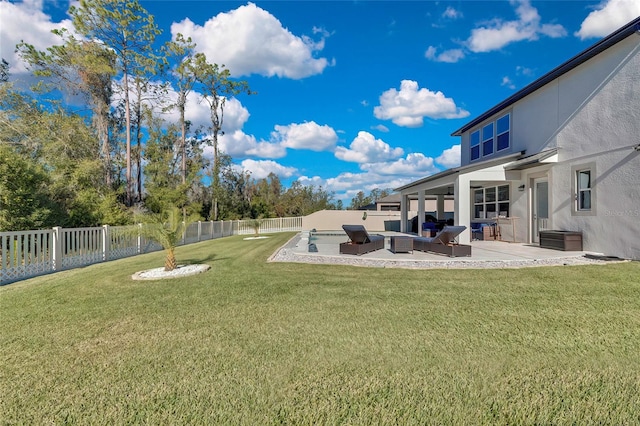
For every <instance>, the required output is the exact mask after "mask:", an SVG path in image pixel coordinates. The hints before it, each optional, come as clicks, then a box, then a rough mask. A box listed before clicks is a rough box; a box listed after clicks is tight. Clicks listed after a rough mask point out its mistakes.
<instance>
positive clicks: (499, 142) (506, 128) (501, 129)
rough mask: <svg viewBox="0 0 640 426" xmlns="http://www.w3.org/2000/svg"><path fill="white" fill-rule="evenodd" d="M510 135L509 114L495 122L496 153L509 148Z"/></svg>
mask: <svg viewBox="0 0 640 426" xmlns="http://www.w3.org/2000/svg"><path fill="white" fill-rule="evenodd" d="M510 133H511V114H507V115H503V116H502V117H500V118H498V120H496V151H502V150H503V149H507V148H509V139H510V137H509V136H510Z"/></svg>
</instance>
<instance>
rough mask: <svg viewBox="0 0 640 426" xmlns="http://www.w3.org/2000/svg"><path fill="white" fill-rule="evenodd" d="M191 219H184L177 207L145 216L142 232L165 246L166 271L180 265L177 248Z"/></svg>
mask: <svg viewBox="0 0 640 426" xmlns="http://www.w3.org/2000/svg"><path fill="white" fill-rule="evenodd" d="M191 221H192V220H190V221H183V220H182V212H181V211H180V209H178V208H177V207H174V208H171V209H169V210H167V211H164V212H163V213H162V214H158V215H145V216H144V224H143V226H142V227H141V228H140V232H141V234H142V235H144V236H145V237H147V238H150V239H152V240H154V241H155V242H157V243H158V244H160V245H161V246H162V248H164V250H165V252H166V254H167V256H166V257H165V261H164V270H165V271H173V270H174V269H176V268H177V267H178V262H177V261H176V255H175V250H176V247H177V245H178V243H179V242H180V241H181V240H182V237H183V236H184V233H185V231H186V230H187V226H189V223H191Z"/></svg>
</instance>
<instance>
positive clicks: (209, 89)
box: [193, 53, 252, 220]
mask: <svg viewBox="0 0 640 426" xmlns="http://www.w3.org/2000/svg"><path fill="white" fill-rule="evenodd" d="M193 69H194V70H195V71H196V74H195V75H196V81H197V82H198V83H199V84H200V88H201V89H202V90H201V93H202V99H203V100H205V101H206V102H207V104H208V105H209V111H210V117H211V139H210V143H211V145H212V146H213V164H212V165H213V167H212V171H211V177H212V183H211V186H212V196H213V198H212V215H211V217H212V219H213V220H218V199H219V198H220V196H221V190H220V166H221V163H220V152H219V149H218V136H219V135H221V133H222V125H223V122H224V105H225V102H226V99H227V96H236V95H238V94H240V93H247V94H252V92H251V91H250V90H249V85H248V84H247V82H246V81H234V80H231V74H230V72H229V70H228V69H225V68H224V65H222V66H219V65H218V64H211V63H209V62H208V61H207V57H206V56H205V55H204V54H203V53H197V54H196V55H195V56H194V62H193Z"/></svg>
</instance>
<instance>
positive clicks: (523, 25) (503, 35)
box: [467, 0, 566, 53]
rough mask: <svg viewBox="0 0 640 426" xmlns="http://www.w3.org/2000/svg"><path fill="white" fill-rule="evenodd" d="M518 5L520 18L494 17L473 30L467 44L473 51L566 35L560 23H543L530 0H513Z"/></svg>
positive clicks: (496, 48) (517, 12) (517, 10)
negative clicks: (505, 18)
mask: <svg viewBox="0 0 640 426" xmlns="http://www.w3.org/2000/svg"><path fill="white" fill-rule="evenodd" d="M511 3H512V4H515V5H517V7H516V14H517V15H518V19H517V20H514V21H503V20H501V19H494V20H493V21H491V22H489V23H487V24H486V25H485V26H482V27H479V28H476V29H474V30H472V31H471V36H470V37H469V38H468V39H467V46H468V48H469V49H470V50H471V51H472V52H476V53H478V52H490V51H492V50H498V49H501V48H503V47H504V46H506V45H508V44H510V43H513V42H517V41H522V40H536V39H537V38H538V37H539V36H540V35H546V36H548V37H553V38H557V37H564V36H565V35H566V30H565V29H564V27H563V26H562V25H559V24H541V23H540V20H541V19H540V15H539V14H538V10H537V9H536V8H534V7H532V6H531V4H530V3H529V0H518V1H513V0H512V2H511Z"/></svg>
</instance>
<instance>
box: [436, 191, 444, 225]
mask: <svg viewBox="0 0 640 426" xmlns="http://www.w3.org/2000/svg"><path fill="white" fill-rule="evenodd" d="M436 203H437V204H436V217H437V218H438V220H443V219H444V195H442V194H438V200H437V202H436Z"/></svg>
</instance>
